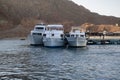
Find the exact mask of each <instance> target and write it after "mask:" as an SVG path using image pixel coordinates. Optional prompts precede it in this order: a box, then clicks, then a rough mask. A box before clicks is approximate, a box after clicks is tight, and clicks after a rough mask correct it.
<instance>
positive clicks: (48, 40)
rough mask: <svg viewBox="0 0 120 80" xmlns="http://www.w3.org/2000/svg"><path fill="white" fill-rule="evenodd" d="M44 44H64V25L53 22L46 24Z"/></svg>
mask: <svg viewBox="0 0 120 80" xmlns="http://www.w3.org/2000/svg"><path fill="white" fill-rule="evenodd" d="M43 44H44V46H46V47H62V46H64V29H63V25H58V24H51V25H47V26H46V31H45V33H44V34H43Z"/></svg>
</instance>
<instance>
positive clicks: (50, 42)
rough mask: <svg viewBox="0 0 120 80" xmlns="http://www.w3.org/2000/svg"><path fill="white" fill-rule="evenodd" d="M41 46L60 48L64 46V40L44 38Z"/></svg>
mask: <svg viewBox="0 0 120 80" xmlns="http://www.w3.org/2000/svg"><path fill="white" fill-rule="evenodd" d="M43 44H44V46H46V47H62V46H64V39H61V38H44V39H43Z"/></svg>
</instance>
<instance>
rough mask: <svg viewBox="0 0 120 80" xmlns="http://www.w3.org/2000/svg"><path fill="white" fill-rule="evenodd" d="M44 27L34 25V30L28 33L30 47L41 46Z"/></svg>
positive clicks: (43, 25) (42, 25)
mask: <svg viewBox="0 0 120 80" xmlns="http://www.w3.org/2000/svg"><path fill="white" fill-rule="evenodd" d="M45 27H46V25H45V24H43V23H41V24H36V25H35V27H34V29H33V30H32V31H31V33H30V44H31V45H43V34H44V32H45Z"/></svg>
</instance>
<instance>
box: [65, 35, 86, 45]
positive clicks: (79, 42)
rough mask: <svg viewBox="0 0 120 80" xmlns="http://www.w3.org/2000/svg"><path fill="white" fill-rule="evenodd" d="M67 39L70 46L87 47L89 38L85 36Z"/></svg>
mask: <svg viewBox="0 0 120 80" xmlns="http://www.w3.org/2000/svg"><path fill="white" fill-rule="evenodd" d="M67 41H68V46H70V47H85V46H86V45H87V40H86V39H84V38H79V37H78V38H77V37H67Z"/></svg>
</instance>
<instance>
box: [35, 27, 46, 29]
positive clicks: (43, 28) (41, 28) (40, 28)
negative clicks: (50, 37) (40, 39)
mask: <svg viewBox="0 0 120 80" xmlns="http://www.w3.org/2000/svg"><path fill="white" fill-rule="evenodd" d="M36 29H44V28H43V27H36Z"/></svg>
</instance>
